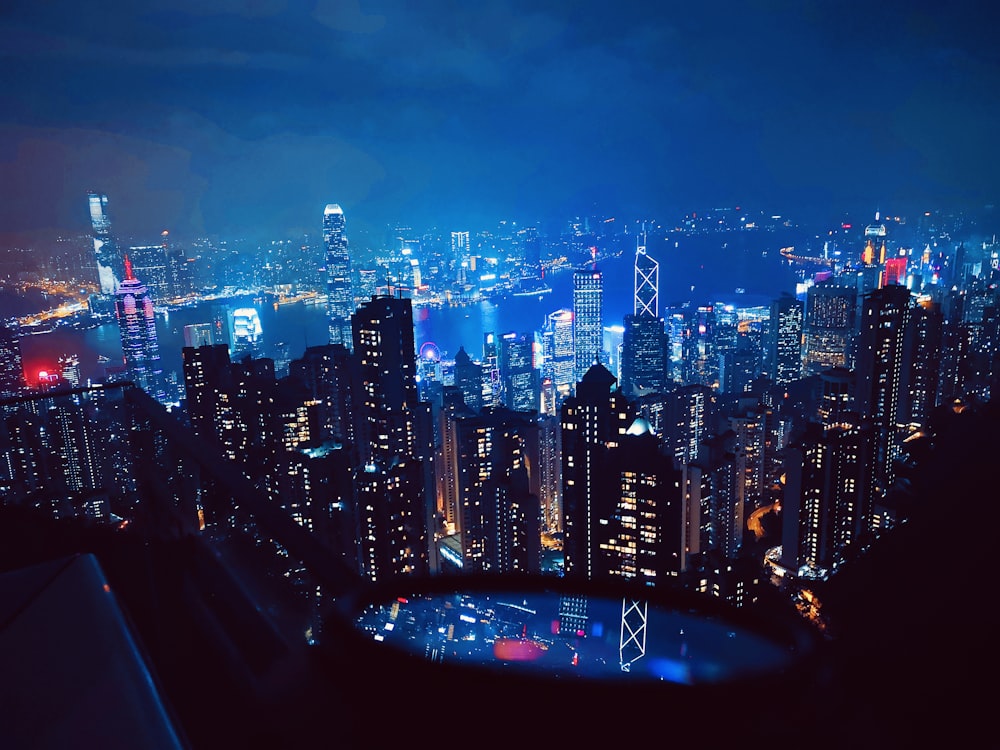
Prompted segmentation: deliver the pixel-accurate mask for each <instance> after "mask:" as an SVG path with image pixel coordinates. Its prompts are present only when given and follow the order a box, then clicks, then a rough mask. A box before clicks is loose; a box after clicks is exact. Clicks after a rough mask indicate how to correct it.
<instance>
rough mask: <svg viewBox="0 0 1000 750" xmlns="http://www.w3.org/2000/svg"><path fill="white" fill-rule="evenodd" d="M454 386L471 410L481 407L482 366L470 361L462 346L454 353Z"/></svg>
mask: <svg viewBox="0 0 1000 750" xmlns="http://www.w3.org/2000/svg"><path fill="white" fill-rule="evenodd" d="M455 386H456V387H457V388H458V389H459V390H460V391H462V396H463V398H464V399H465V405H466V406H468V407H469V408H470V409H471V410H472V411H473V412H478V411H479V410H480V409H482V408H483V366H482V365H480V364H479V363H477V362H473V361H472V358H471V357H469V353H468V352H467V351H465V347H464V346H460V347H459V348H458V353H457V354H456V355H455Z"/></svg>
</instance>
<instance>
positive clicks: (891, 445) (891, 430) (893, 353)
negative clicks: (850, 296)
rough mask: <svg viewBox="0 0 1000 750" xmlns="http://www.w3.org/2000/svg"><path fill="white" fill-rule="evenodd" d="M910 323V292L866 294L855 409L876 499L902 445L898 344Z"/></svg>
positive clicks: (901, 351) (891, 289)
mask: <svg viewBox="0 0 1000 750" xmlns="http://www.w3.org/2000/svg"><path fill="white" fill-rule="evenodd" d="M909 320H910V290H909V289H907V288H906V287H903V286H887V287H883V288H882V289H877V290H875V291H874V292H871V293H870V294H868V295H867V296H866V297H865V299H864V303H863V306H862V313H861V332H860V334H859V346H858V357H857V367H856V372H857V392H856V399H857V408H858V411H859V412H860V413H861V415H862V417H867V418H869V419H871V420H872V422H873V423H874V426H875V430H876V449H877V451H878V456H877V460H876V468H875V492H876V493H877V497H879V498H881V497H883V496H884V495H885V493H886V492H887V491H888V489H889V487H891V486H892V483H893V480H894V478H895V470H894V468H893V462H894V461H895V459H896V458H897V457H898V455H899V453H900V446H901V442H902V437H903V436H902V435H901V428H900V416H901V408H902V401H903V399H904V397H905V394H904V393H903V389H902V386H903V383H904V373H905V372H906V371H907V367H908V363H906V362H905V358H906V357H905V355H906V354H907V352H906V350H905V348H904V346H903V342H904V338H905V334H906V329H907V326H908V325H909Z"/></svg>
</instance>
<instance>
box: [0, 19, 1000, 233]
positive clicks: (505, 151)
mask: <svg viewBox="0 0 1000 750" xmlns="http://www.w3.org/2000/svg"><path fill="white" fill-rule="evenodd" d="M992 15H993V14H992V11H991V8H990V5H989V4H988V3H972V2H949V3H942V2H923V1H920V2H909V1H902V0H889V1H888V2H880V3H852V2H810V1H808V0H806V1H802V0H796V1H794V2H793V1H790V0H789V1H787V2H786V1H785V0H770V1H769V0H759V1H757V2H753V1H751V2H744V3H715V2H697V3H694V2H684V3H680V2H646V1H643V2H632V1H631V0H622V1H619V2H600V3H598V2H591V1H590V0H583V1H582V2H573V3H570V2H565V1H563V2H549V1H548V0H531V1H530V2H527V1H524V2H522V0H508V1H507V2H494V1H493V0H476V1H475V2H457V1H456V2H437V1H435V0H428V1H427V2H419V3H418V2H404V1H403V0H372V1H371V2H368V1H366V0H360V1H359V0H320V1H319V2H315V3H308V2H281V1H280V0H139V1H136V0H127V1H126V0H113V1H111V2H101V1H100V0H96V1H95V2H80V0H74V1H73V2H67V1H65V0H25V1H23V2H22V1H21V0H5V2H4V3H3V5H2V9H0V63H2V64H0V186H2V187H0V190H2V200H0V233H3V234H4V235H5V236H10V235H11V234H18V233H27V234H31V233H36V232H38V231H39V230H51V229H59V230H63V231H68V230H72V231H86V230H87V228H88V215H87V205H86V193H87V191H89V190H97V191H99V192H104V193H107V194H108V196H109V199H110V206H109V208H110V211H111V218H112V222H113V227H114V229H115V231H116V233H117V234H119V235H121V236H123V237H130V236H131V237H137V238H149V239H151V238H155V237H156V236H157V235H158V234H159V232H160V231H162V230H163V229H169V230H170V231H171V233H172V234H173V235H174V236H175V237H181V238H184V237H193V236H195V235H201V234H215V235H222V236H227V235H228V236H233V235H247V236H275V235H278V236H287V235H289V234H290V233H299V232H307V233H311V234H317V233H318V232H319V229H320V226H321V219H322V210H323V207H324V206H325V205H326V204H327V203H331V202H334V203H339V204H340V205H341V206H342V207H343V208H344V210H345V213H346V214H347V216H348V231H349V232H352V231H353V232H355V233H358V232H360V231H361V230H362V229H363V228H366V227H370V228H372V229H376V228H379V227H382V226H384V225H385V224H386V223H395V222H401V223H405V224H410V225H412V226H415V227H420V228H425V227H428V228H429V227H431V226H438V227H440V228H442V229H445V230H451V229H466V228H472V229H475V228H477V227H478V226H493V225H495V222H496V221H497V220H499V219H503V218H510V219H515V220H518V221H521V222H536V221H538V222H541V221H544V220H546V219H547V218H549V217H552V216H562V215H566V216H573V215H586V214H599V215H622V216H624V217H626V218H637V217H643V218H664V216H665V214H667V213H669V212H673V211H679V212H686V211H689V210H697V209H704V208H708V207H719V206H733V205H740V204H742V205H744V206H751V207H758V208H760V209H762V210H768V211H776V212H786V213H789V214H799V215H802V216H812V215H816V216H821V215H824V214H839V213H841V212H849V211H857V212H860V211H863V212H865V213H871V212H874V211H875V210H882V211H885V212H890V211H894V212H897V213H905V212H907V211H914V210H923V209H925V208H935V209H941V208H952V207H961V206H963V205H971V206H979V207H981V206H983V205H985V204H991V203H993V202H994V200H995V199H996V197H997V192H998V190H997V175H1000V147H998V145H997V142H998V141H997V132H1000V131H998V127H997V126H998V124H1000V75H998V72H1000V45H998V44H997V42H996V38H995V32H994V29H995V24H994V21H995V18H993V17H992Z"/></svg>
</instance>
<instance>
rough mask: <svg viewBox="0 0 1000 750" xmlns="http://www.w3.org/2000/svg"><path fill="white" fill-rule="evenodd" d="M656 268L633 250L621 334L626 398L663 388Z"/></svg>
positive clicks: (663, 359)
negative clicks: (627, 310) (628, 302)
mask: <svg viewBox="0 0 1000 750" xmlns="http://www.w3.org/2000/svg"><path fill="white" fill-rule="evenodd" d="M659 274H660V265H659V263H657V262H656V260H654V259H653V258H652V257H650V256H649V255H647V254H646V247H645V244H643V245H639V246H638V247H637V248H636V253H635V263H634V267H633V275H634V289H633V291H634V294H633V299H632V314H631V315H626V316H625V321H624V331H623V332H622V358H621V359H622V363H621V384H622V391H623V392H624V393H625V395H626V396H628V397H629V398H637V397H639V396H642V395H643V394H645V393H659V392H662V391H663V390H664V388H665V387H666V371H667V368H666V353H667V349H666V340H665V334H664V328H663V318H661V317H660V313H659V283H660V281H659V279H660V276H659Z"/></svg>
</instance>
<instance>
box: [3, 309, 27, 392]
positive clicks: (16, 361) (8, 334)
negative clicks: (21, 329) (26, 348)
mask: <svg viewBox="0 0 1000 750" xmlns="http://www.w3.org/2000/svg"><path fill="white" fill-rule="evenodd" d="M24 387H25V382H24V365H23V363H22V361H21V342H20V341H19V340H18V338H17V334H16V333H14V331H12V330H10V329H9V328H7V327H5V326H2V325H0V398H9V397H11V396H16V395H17V394H19V393H20V392H21V391H22V390H23V389H24Z"/></svg>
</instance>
